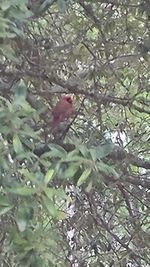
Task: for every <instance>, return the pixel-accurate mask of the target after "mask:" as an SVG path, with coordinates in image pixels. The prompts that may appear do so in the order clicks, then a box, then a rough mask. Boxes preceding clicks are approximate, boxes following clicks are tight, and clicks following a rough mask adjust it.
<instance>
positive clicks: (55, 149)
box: [48, 144, 67, 158]
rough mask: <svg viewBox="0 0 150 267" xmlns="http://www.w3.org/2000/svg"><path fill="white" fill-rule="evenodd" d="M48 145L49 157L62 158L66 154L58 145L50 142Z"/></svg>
mask: <svg viewBox="0 0 150 267" xmlns="http://www.w3.org/2000/svg"><path fill="white" fill-rule="evenodd" d="M49 147H50V149H51V151H50V152H48V154H49V156H51V157H52V156H53V157H58V158H63V157H64V156H66V154H67V152H66V150H65V149H64V148H62V147H61V146H59V145H56V144H51V145H50V146H49Z"/></svg>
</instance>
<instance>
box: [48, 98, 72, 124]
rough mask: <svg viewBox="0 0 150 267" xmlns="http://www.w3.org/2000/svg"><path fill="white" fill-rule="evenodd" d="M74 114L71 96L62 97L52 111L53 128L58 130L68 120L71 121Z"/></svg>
mask: <svg viewBox="0 0 150 267" xmlns="http://www.w3.org/2000/svg"><path fill="white" fill-rule="evenodd" d="M72 113H73V104H72V98H71V96H62V97H61V98H60V99H59V101H58V102H57V104H56V106H55V107H54V109H53V111H52V115H53V120H52V124H51V126H52V128H53V129H54V128H56V127H57V126H59V124H60V123H61V122H63V121H65V120H66V119H69V118H70V117H71V115H72Z"/></svg>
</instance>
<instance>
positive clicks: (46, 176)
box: [44, 169, 54, 185]
mask: <svg viewBox="0 0 150 267" xmlns="http://www.w3.org/2000/svg"><path fill="white" fill-rule="evenodd" d="M53 174H54V170H53V169H50V170H48V171H47V173H46V175H45V178H44V182H45V184H46V185H47V184H48V183H49V182H50V180H52V178H53Z"/></svg>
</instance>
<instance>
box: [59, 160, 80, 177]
mask: <svg viewBox="0 0 150 267" xmlns="http://www.w3.org/2000/svg"><path fill="white" fill-rule="evenodd" d="M79 166H80V163H77V164H72V165H71V166H69V167H68V168H67V169H66V170H65V172H64V173H63V177H64V179H68V178H71V177H73V176H74V175H75V173H76V172H77V171H78V169H79Z"/></svg>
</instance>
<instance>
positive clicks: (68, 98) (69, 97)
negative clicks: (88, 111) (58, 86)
mask: <svg viewBox="0 0 150 267" xmlns="http://www.w3.org/2000/svg"><path fill="white" fill-rule="evenodd" d="M63 99H64V100H65V101H67V102H68V103H69V104H72V98H71V96H69V95H65V96H64V97H63Z"/></svg>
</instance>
